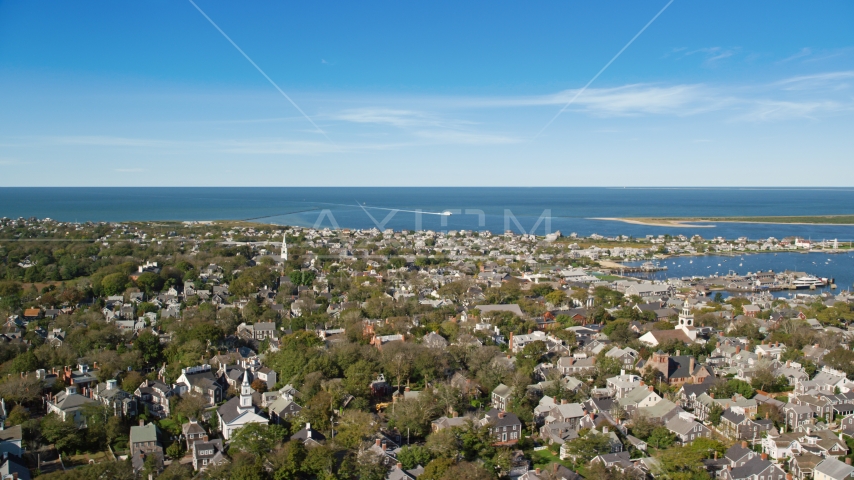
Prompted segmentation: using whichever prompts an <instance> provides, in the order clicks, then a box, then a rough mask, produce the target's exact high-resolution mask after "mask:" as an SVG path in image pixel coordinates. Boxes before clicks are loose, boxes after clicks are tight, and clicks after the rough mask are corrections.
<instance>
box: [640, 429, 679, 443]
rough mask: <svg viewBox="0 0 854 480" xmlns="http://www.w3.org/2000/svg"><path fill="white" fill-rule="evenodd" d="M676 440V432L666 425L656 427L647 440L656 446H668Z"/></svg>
mask: <svg viewBox="0 0 854 480" xmlns="http://www.w3.org/2000/svg"><path fill="white" fill-rule="evenodd" d="M675 441H676V434H674V433H673V432H671V431H670V430H668V429H666V428H665V427H656V428H655V429H654V430H653V431H652V434H650V436H649V438H648V439H647V440H646V443H647V444H649V445H650V446H651V447H655V448H667V447H669V446H671V445H673V442H675Z"/></svg>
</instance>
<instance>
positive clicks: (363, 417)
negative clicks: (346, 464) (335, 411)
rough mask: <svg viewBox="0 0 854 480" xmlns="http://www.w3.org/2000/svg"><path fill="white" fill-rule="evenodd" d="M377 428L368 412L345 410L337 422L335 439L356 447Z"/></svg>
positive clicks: (347, 445)
mask: <svg viewBox="0 0 854 480" xmlns="http://www.w3.org/2000/svg"><path fill="white" fill-rule="evenodd" d="M378 430H379V425H378V424H377V423H376V422H375V421H374V418H373V416H372V415H371V414H370V413H368V412H363V411H360V410H346V411H345V412H344V414H343V415H341V417H340V418H339V420H338V422H337V433H336V434H335V441H336V442H338V443H340V444H341V445H343V446H345V447H347V448H350V449H356V448H358V447H359V445H360V444H361V443H362V441H364V440H365V439H367V438H368V437H370V436H372V435H374V434H375V433H377V431H378Z"/></svg>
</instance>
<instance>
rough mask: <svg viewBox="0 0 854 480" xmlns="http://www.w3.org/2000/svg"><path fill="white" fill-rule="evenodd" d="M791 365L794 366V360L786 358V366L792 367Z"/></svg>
mask: <svg viewBox="0 0 854 480" xmlns="http://www.w3.org/2000/svg"><path fill="white" fill-rule="evenodd" d="M791 366H792V361H791V360H786V367H787V368H788V367H791Z"/></svg>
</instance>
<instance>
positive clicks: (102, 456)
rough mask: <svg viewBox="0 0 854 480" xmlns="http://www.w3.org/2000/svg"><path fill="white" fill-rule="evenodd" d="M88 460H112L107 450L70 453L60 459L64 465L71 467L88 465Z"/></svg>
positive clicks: (97, 461) (98, 461)
mask: <svg viewBox="0 0 854 480" xmlns="http://www.w3.org/2000/svg"><path fill="white" fill-rule="evenodd" d="M90 460H94V461H95V463H101V462H109V461H112V459H111V458H110V456H109V454H108V453H107V452H95V453H81V454H80V455H71V456H67V457H63V459H62V461H63V463H65V466H73V467H79V466H82V465H88V464H89V461H90Z"/></svg>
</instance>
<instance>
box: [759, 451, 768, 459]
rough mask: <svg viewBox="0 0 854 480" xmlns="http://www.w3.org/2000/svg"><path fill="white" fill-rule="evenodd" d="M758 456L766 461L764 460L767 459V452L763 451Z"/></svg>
mask: <svg viewBox="0 0 854 480" xmlns="http://www.w3.org/2000/svg"><path fill="white" fill-rule="evenodd" d="M759 458H761V459H762V461H766V460H768V454H767V453H763V454H762V455H760V456H759Z"/></svg>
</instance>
